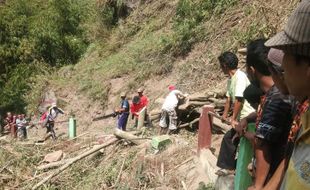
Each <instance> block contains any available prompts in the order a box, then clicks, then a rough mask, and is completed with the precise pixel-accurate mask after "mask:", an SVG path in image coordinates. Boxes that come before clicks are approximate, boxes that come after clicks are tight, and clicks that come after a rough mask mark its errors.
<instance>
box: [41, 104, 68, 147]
mask: <svg viewBox="0 0 310 190" xmlns="http://www.w3.org/2000/svg"><path fill="white" fill-rule="evenodd" d="M45 114H46V118H45V124H44V126H45V127H46V136H45V138H44V141H45V140H47V139H48V138H50V137H52V139H53V140H56V133H55V130H54V126H55V120H56V118H57V116H58V114H64V111H63V110H62V109H60V108H59V107H57V105H56V103H55V104H52V106H51V107H50V108H49V109H48V111H47V113H45Z"/></svg>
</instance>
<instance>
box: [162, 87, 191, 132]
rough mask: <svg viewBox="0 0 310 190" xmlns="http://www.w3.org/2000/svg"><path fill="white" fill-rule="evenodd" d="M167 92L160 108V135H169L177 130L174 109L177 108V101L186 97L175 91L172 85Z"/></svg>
mask: <svg viewBox="0 0 310 190" xmlns="http://www.w3.org/2000/svg"><path fill="white" fill-rule="evenodd" d="M169 91H170V93H169V94H168V96H167V97H166V99H165V101H164V104H163V106H162V108H161V118H160V121H159V126H160V127H161V129H160V134H164V133H166V134H170V133H171V132H173V131H175V130H176V129H177V119H178V117H177V112H176V108H177V106H178V103H179V100H180V99H183V98H185V97H187V96H188V95H187V94H183V93H182V92H181V91H179V90H177V89H176V87H175V86H173V85H170V86H169ZM168 119H169V121H168ZM167 128H168V130H167Z"/></svg>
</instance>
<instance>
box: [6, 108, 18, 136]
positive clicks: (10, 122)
mask: <svg viewBox="0 0 310 190" xmlns="http://www.w3.org/2000/svg"><path fill="white" fill-rule="evenodd" d="M5 123H6V125H5V126H4V129H5V130H8V131H10V133H11V137H12V138H17V129H16V116H15V115H13V114H12V113H11V112H7V117H6V118H5Z"/></svg>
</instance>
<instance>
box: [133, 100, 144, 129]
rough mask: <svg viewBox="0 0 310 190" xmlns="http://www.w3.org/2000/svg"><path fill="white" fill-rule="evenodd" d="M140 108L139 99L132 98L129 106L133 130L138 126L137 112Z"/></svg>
mask: <svg viewBox="0 0 310 190" xmlns="http://www.w3.org/2000/svg"><path fill="white" fill-rule="evenodd" d="M142 108H143V107H142V105H141V100H140V97H139V96H134V97H133V98H132V104H130V113H131V119H134V120H135V124H134V128H136V127H137V126H138V118H139V112H140V111H141V109H142Z"/></svg>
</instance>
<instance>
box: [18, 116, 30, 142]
mask: <svg viewBox="0 0 310 190" xmlns="http://www.w3.org/2000/svg"><path fill="white" fill-rule="evenodd" d="M27 124H28V122H27V121H26V119H25V114H20V115H18V117H17V119H16V126H17V131H18V137H19V138H20V139H27Z"/></svg>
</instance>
